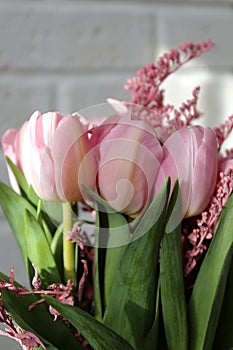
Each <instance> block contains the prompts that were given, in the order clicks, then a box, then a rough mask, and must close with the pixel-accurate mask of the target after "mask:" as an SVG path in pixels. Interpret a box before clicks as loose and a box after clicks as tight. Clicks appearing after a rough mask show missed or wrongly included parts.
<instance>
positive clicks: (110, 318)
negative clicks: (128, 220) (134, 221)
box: [104, 182, 170, 349]
mask: <svg viewBox="0 0 233 350" xmlns="http://www.w3.org/2000/svg"><path fill="white" fill-rule="evenodd" d="M169 189H170V182H167V183H166V184H165V185H164V186H163V188H162V190H161V191H160V193H159V194H158V195H157V196H156V198H155V200H154V201H153V202H152V204H151V205H150V207H149V208H148V210H147V211H146V213H145V214H144V216H143V217H142V219H141V221H140V223H139V225H138V226H137V228H136V231H135V233H134V238H133V240H132V241H131V242H130V243H129V244H128V245H127V246H126V249H125V251H124V254H123V256H122V258H121V261H120V265H119V269H118V270H117V271H115V281H114V284H113V287H112V293H111V296H110V299H109V304H108V307H107V309H106V313H105V316H104V323H105V324H106V325H108V326H109V327H111V328H112V329H113V330H114V331H115V332H117V333H118V334H120V335H121V336H122V337H123V338H124V339H126V340H127V341H128V342H129V343H130V344H131V345H132V346H133V348H135V349H142V341H143V339H144V338H145V336H146V335H147V333H148V332H149V330H150V329H151V327H152V325H153V322H154V319H155V304H156V290H157V280H158V276H157V262H158V253H159V248H160V240H161V236H162V234H163V232H164V225H165V214H166V205H167V200H168V194H169ZM158 213H159V214H158Z"/></svg>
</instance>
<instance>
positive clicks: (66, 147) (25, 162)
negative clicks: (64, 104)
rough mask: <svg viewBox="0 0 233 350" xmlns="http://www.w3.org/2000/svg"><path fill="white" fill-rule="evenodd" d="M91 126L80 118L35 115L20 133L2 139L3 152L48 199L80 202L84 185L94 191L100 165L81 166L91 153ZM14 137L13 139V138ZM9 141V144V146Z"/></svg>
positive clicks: (43, 196) (53, 114)
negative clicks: (88, 130) (97, 166)
mask: <svg viewBox="0 0 233 350" xmlns="http://www.w3.org/2000/svg"><path fill="white" fill-rule="evenodd" d="M87 129H88V126H87V125H85V124H84V123H82V119H81V118H80V117H79V116H78V115H72V116H71V115H66V116H64V117H63V116H61V115H60V114H58V113H46V114H43V115H41V114H40V113H39V112H35V113H34V114H33V115H32V116H31V118H30V119H29V121H28V122H26V123H25V124H24V125H23V126H22V128H21V129H20V130H18V131H14V133H13V132H11V133H10V134H9V132H7V133H6V134H5V135H4V136H3V138H2V144H3V149H4V152H5V154H6V155H8V156H9V157H10V158H11V159H12V161H13V162H14V163H15V164H16V165H17V166H18V167H19V168H20V170H21V171H22V173H23V174H24V176H25V178H26V180H27V182H28V183H29V184H31V185H32V187H33V188H34V190H35V192H36V193H37V194H38V196H39V197H41V198H42V199H45V200H59V201H70V202H71V201H79V200H81V199H82V196H81V191H80V186H79V185H80V184H82V183H83V184H85V185H86V186H88V187H89V188H92V187H93V186H94V184H95V177H94V175H95V172H96V170H95V169H96V163H95V160H94V159H91V157H88V159H89V160H91V162H90V164H88V169H87V164H85V166H82V167H81V168H82V170H81V172H80V165H81V163H82V160H83V158H84V157H85V156H86V154H87V153H88V152H89V150H90V147H91V146H90V141H89V138H88V132H87ZM9 135H11V137H9ZM6 141H8V144H7V143H6Z"/></svg>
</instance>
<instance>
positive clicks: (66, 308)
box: [44, 296, 133, 350]
mask: <svg viewBox="0 0 233 350" xmlns="http://www.w3.org/2000/svg"><path fill="white" fill-rule="evenodd" d="M44 298H45V300H46V301H47V303H48V304H49V305H51V306H52V307H54V308H55V309H56V310H57V311H58V312H60V313H61V314H62V315H63V317H65V318H66V319H67V320H68V321H69V322H70V323H71V324H72V325H73V326H74V327H75V328H76V329H78V330H79V331H80V333H81V334H82V336H83V337H84V338H85V339H86V340H87V341H88V342H89V344H90V345H91V346H92V347H93V348H94V349H95V350H109V349H111V350H119V349H124V350H133V349H132V347H131V346H130V345H129V344H128V343H127V342H126V341H125V340H124V339H122V338H121V337H120V336H119V335H118V334H116V333H115V332H113V331H112V330H111V329H109V328H108V327H106V326H104V325H103V324H102V323H101V322H99V321H97V320H96V319H95V318H94V317H92V316H91V315H90V314H88V313H87V312H85V311H83V310H81V309H79V308H77V307H75V306H70V305H65V304H63V303H60V302H59V301H58V300H55V299H53V298H50V297H47V296H45V297H44Z"/></svg>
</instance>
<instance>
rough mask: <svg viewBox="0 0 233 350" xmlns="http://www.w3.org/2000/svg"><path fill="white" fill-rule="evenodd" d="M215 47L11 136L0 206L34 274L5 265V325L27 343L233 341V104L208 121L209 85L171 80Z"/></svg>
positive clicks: (185, 47) (226, 345)
mask: <svg viewBox="0 0 233 350" xmlns="http://www.w3.org/2000/svg"><path fill="white" fill-rule="evenodd" d="M212 46H213V44H212V42H211V41H210V40H208V41H205V42H202V43H200V44H193V43H185V44H182V45H181V46H180V47H179V48H178V49H172V50H171V51H170V52H168V53H166V54H165V55H163V56H162V57H161V58H160V59H159V60H158V61H157V64H156V65H155V64H153V63H150V64H148V65H146V66H145V67H143V68H142V69H140V70H139V71H138V72H137V76H136V77H135V78H132V79H129V80H128V82H127V85H126V87H125V89H126V90H128V91H130V92H131V97H132V99H131V101H130V102H126V101H118V100H115V99H108V103H107V104H106V105H104V108H103V109H102V113H99V111H97V109H95V108H94V109H93V110H92V117H91V118H89V119H85V118H84V115H81V113H75V114H72V115H66V116H62V115H60V114H59V113H55V112H53V113H52V112H49V113H46V114H43V115H42V114H41V113H39V112H35V113H34V114H33V115H32V116H31V118H30V119H29V120H28V121H25V123H24V124H23V125H22V127H21V128H20V129H18V130H8V131H7V132H6V133H5V134H4V135H3V137H2V147H3V151H4V153H5V156H6V160H7V166H8V171H9V177H10V182H11V185H12V188H10V187H8V186H7V185H6V184H4V183H2V182H1V183H0V204H1V206H2V209H3V211H4V213H5V215H6V218H7V220H8V221H9V224H10V226H11V228H12V231H13V233H14V235H15V238H16V240H17V243H18V246H19V249H20V251H21V253H22V257H23V260H24V263H25V268H26V270H27V273H28V277H29V281H30V282H29V283H30V286H29V287H28V288H26V287H24V286H22V285H20V284H19V283H18V282H16V281H15V276H14V270H13V268H12V269H11V271H10V274H9V276H6V275H4V274H3V273H0V322H2V323H4V324H5V330H4V331H0V335H5V336H8V337H11V338H14V339H15V340H16V341H18V342H19V343H20V344H21V346H22V348H23V349H28V350H30V349H34V348H39V349H49V350H55V349H59V350H70V349H72V350H79V349H83V348H86V349H95V350H105V349H106V350H107V349H111V350H118V349H124V350H132V349H135V350H141V349H143V350H152V349H162V350H166V349H172V350H176V349H177V350H202V349H203V350H204V349H205V350H208V349H209V350H210V349H223V350H229V349H231V348H233V332H232V325H233V298H232V295H233V294H232V293H233V257H232V256H233V197H232V196H231V193H232V189H233V149H230V150H227V151H223V147H222V145H223V143H224V141H225V140H226V139H228V137H229V134H230V132H231V130H232V128H233V116H230V117H229V118H228V119H227V120H226V122H225V123H223V124H222V125H220V126H219V127H215V128H213V129H211V128H208V127H203V126H201V125H198V123H197V120H198V118H199V117H200V115H201V114H200V112H199V111H198V108H197V101H198V94H199V90H200V89H199V87H196V88H195V89H194V90H193V92H192V97H191V99H189V100H188V101H186V102H184V103H183V104H182V105H181V107H180V108H175V107H174V106H173V105H171V104H168V103H166V102H165V98H164V90H163V89H162V83H163V82H164V80H165V79H166V78H167V77H168V76H169V75H170V74H171V73H174V72H175V71H176V70H177V69H178V68H180V67H181V66H182V65H183V64H184V63H186V62H188V61H189V60H191V59H193V58H195V57H197V56H199V55H201V54H203V53H205V52H206V51H208V50H210V49H211V48H212ZM102 107H103V106H102ZM109 110H111V112H109ZM104 111H107V115H106V113H105V112H104ZM89 115H90V113H89Z"/></svg>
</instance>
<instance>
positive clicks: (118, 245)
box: [104, 213, 130, 309]
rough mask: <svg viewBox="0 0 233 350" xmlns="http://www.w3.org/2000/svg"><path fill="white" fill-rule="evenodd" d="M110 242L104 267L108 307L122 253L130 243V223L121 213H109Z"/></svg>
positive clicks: (105, 294) (105, 304) (105, 295)
mask: <svg viewBox="0 0 233 350" xmlns="http://www.w3.org/2000/svg"><path fill="white" fill-rule="evenodd" d="M108 223H109V228H108V234H109V239H108V244H107V250H106V259H105V269H104V308H105V309H106V307H107V305H108V303H109V299H110V295H111V291H112V286H113V284H114V280H115V273H114V272H115V271H117V270H118V268H119V265H120V261H121V258H122V254H123V252H124V251H125V249H126V245H125V244H126V243H129V240H130V233H129V225H128V223H127V221H126V219H125V218H124V216H122V215H121V214H119V213H110V214H108Z"/></svg>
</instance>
